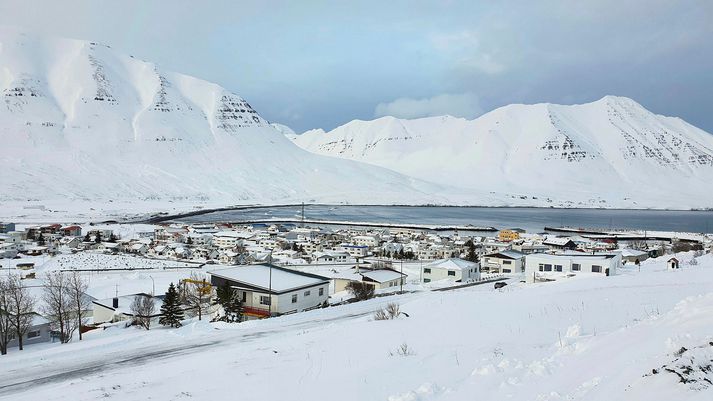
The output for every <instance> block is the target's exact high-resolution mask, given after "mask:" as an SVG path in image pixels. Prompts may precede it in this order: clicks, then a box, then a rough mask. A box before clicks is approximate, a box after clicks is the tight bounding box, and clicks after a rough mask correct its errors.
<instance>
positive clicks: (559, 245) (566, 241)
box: [542, 237, 577, 250]
mask: <svg viewBox="0 0 713 401" xmlns="http://www.w3.org/2000/svg"><path fill="white" fill-rule="evenodd" d="M542 245H546V246H548V247H550V249H560V250H563V249H568V250H575V249H577V243H575V242H574V241H572V239H571V238H569V237H547V238H545V239H544V241H542Z"/></svg>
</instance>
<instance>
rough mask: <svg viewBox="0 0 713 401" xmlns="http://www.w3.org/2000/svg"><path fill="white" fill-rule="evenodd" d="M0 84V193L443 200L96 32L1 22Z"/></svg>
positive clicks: (435, 188)
mask: <svg viewBox="0 0 713 401" xmlns="http://www.w3.org/2000/svg"><path fill="white" fill-rule="evenodd" d="M0 94H1V96H2V97H1V98H0V102H1V103H0V143H2V144H3V147H2V152H1V153H0V163H1V164H2V166H3V168H2V169H0V182H2V188H3V191H1V192H0V201H2V202H18V201H26V200H39V201H47V200H63V199H66V200H69V201H73V200H85V201H87V202H106V201H108V200H112V201H114V200H136V201H146V200H171V201H178V200H184V201H190V202H192V201H206V200H210V201H213V202H214V203H216V204H220V203H223V204H227V203H245V202H285V201H299V200H303V201H304V200H312V199H314V200H318V201H327V202H363V203H394V202H404V201H406V200H408V201H409V202H410V203H427V202H439V203H446V202H448V201H450V200H451V199H450V198H448V197H446V196H445V195H446V192H447V190H448V189H447V188H444V187H443V186H440V185H433V184H430V183H425V182H422V181H419V180H415V179H411V178H408V177H404V176H402V175H400V174H397V173H394V172H392V171H389V170H386V169H382V168H378V167H374V166H369V165H367V164H361V163H356V162H352V161H342V160H335V159H333V158H327V157H323V156H318V155H314V154H312V153H309V152H306V151H304V150H302V149H300V148H299V147H297V146H295V145H294V144H293V143H292V142H290V141H289V140H288V139H287V138H285V136H284V135H282V134H281V133H280V131H278V129H276V128H275V127H274V126H272V125H270V124H269V123H268V122H267V121H266V120H264V119H263V118H262V117H261V116H260V115H259V114H258V113H257V112H256V111H255V110H254V109H253V108H252V107H251V106H250V105H249V104H248V103H247V102H246V101H245V100H244V99H242V98H241V97H240V96H238V95H236V94H234V93H231V92H229V91H227V90H226V89H224V88H221V87H220V86H218V85H215V84H212V83H209V82H205V81H202V80H199V79H196V78H193V77H189V76H185V75H181V74H176V73H172V72H167V71H163V70H162V69H160V68H159V67H158V66H156V65H154V64H152V63H148V62H144V61H140V60H137V59H135V58H133V57H131V56H125V55H121V54H117V53H116V52H114V51H113V50H111V49H110V48H109V47H107V46H103V45H99V44H96V43H90V42H85V41H79V40H67V39H55V38H41V37H34V36H29V35H25V34H20V33H16V32H13V31H8V30H0ZM282 131H284V129H282Z"/></svg>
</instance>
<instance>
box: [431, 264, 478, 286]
mask: <svg viewBox="0 0 713 401" xmlns="http://www.w3.org/2000/svg"><path fill="white" fill-rule="evenodd" d="M421 278H422V281H423V282H424V283H429V282H431V281H437V280H444V279H451V280H455V281H456V282H465V281H470V280H480V264H479V263H476V262H469V261H467V260H464V259H459V258H450V259H440V260H436V261H433V262H431V263H429V264H426V265H424V266H423V270H422V272H421Z"/></svg>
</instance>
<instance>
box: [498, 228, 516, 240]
mask: <svg viewBox="0 0 713 401" xmlns="http://www.w3.org/2000/svg"><path fill="white" fill-rule="evenodd" d="M517 239H520V233H519V232H517V231H515V230H500V232H498V241H501V242H510V241H514V240H517Z"/></svg>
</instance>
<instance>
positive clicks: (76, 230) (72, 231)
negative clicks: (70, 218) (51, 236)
mask: <svg viewBox="0 0 713 401" xmlns="http://www.w3.org/2000/svg"><path fill="white" fill-rule="evenodd" d="M59 233H60V234H61V235H62V236H64V237H80V236H81V235H82V227H80V226H76V225H74V226H65V227H62V228H60V229H59Z"/></svg>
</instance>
